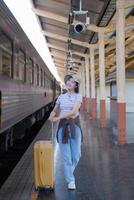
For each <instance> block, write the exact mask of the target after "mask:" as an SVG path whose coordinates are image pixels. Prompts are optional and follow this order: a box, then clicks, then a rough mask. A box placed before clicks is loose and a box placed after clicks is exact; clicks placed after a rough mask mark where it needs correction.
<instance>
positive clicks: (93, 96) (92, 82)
mask: <svg viewBox="0 0 134 200" xmlns="http://www.w3.org/2000/svg"><path fill="white" fill-rule="evenodd" d="M90 67H91V97H92V106H91V116H92V117H93V118H96V96H95V64H94V48H91V49H90Z"/></svg>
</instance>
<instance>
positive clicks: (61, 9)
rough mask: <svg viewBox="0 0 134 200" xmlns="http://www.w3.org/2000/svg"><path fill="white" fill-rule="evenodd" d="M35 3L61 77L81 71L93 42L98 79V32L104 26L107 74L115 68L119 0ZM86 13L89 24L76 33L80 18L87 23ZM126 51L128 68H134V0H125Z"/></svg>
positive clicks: (36, 11)
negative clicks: (80, 13) (117, 0)
mask: <svg viewBox="0 0 134 200" xmlns="http://www.w3.org/2000/svg"><path fill="white" fill-rule="evenodd" d="M80 2H81V5H80ZM32 3H33V11H34V13H35V14H36V15H37V16H38V18H39V23H40V26H41V28H42V34H43V35H44V37H46V40H47V44H48V47H49V50H50V53H51V56H52V58H53V61H54V63H55V66H56V68H57V70H58V73H59V75H60V77H61V79H63V78H62V77H63V76H64V75H65V74H66V73H68V74H77V73H78V70H79V69H80V67H81V66H82V62H83V60H84V57H85V55H87V54H89V53H90V47H92V46H93V47H94V48H95V77H96V81H97V80H98V79H99V60H98V58H99V55H98V53H99V51H98V32H100V31H101V30H104V29H105V74H106V78H108V77H109V76H110V75H111V73H114V72H115V70H116V62H115V60H116V57H115V54H116V50H115V49H116V38H115V37H116V0H81V1H79V0H32ZM80 7H81V10H82V11H88V12H87V14H85V15H84V14H83V15H77V13H75V12H74V11H79V10H80ZM86 17H89V21H90V23H89V24H88V25H87V28H86V29H85V31H83V32H81V33H76V31H75V29H74V25H75V24H77V23H78V22H82V23H83V24H85V23H86ZM78 28H79V27H78ZM125 52H126V55H125V56H126V68H127V69H134V1H133V0H126V1H125ZM70 60H71V61H70ZM70 63H71V64H70ZM72 63H73V64H72Z"/></svg>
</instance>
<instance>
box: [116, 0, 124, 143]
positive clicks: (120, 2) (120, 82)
mask: <svg viewBox="0 0 134 200" xmlns="http://www.w3.org/2000/svg"><path fill="white" fill-rule="evenodd" d="M124 6H125V1H124V0H117V1H116V13H117V14H116V17H117V18H116V65H117V76H116V77H117V109H118V111H117V112H118V121H117V123H118V125H117V126H118V142H119V144H125V143H126V103H125V10H124Z"/></svg>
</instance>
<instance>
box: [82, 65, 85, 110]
mask: <svg viewBox="0 0 134 200" xmlns="http://www.w3.org/2000/svg"><path fill="white" fill-rule="evenodd" d="M82 90H83V94H82V110H84V109H85V91H86V88H85V62H83V65H82Z"/></svg>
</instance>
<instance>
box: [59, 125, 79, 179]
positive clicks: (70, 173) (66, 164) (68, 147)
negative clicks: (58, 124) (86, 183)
mask: <svg viewBox="0 0 134 200" xmlns="http://www.w3.org/2000/svg"><path fill="white" fill-rule="evenodd" d="M75 126H76V125H75ZM68 130H69V139H68V143H67V144H63V143H62V128H60V129H59V131H58V140H59V147H60V151H61V156H62V164H63V168H64V174H65V179H66V181H67V183H69V182H71V181H75V177H74V170H75V167H76V165H77V164H78V162H79V159H80V157H81V130H80V128H79V127H78V126H76V134H75V138H71V132H70V126H68Z"/></svg>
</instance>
